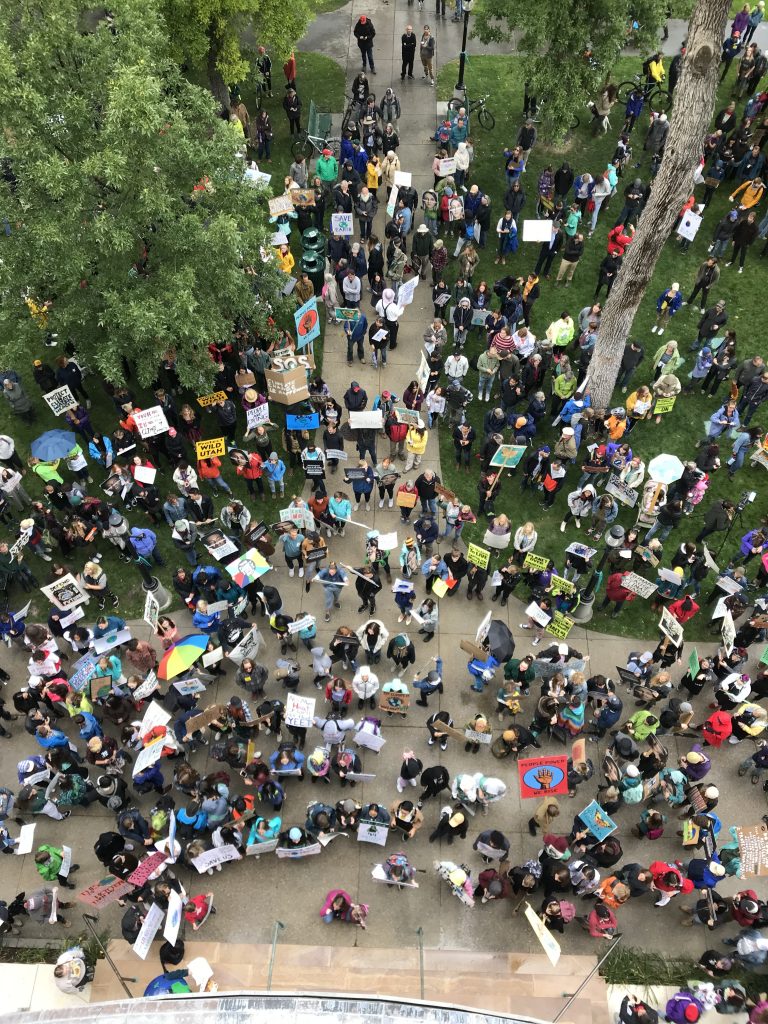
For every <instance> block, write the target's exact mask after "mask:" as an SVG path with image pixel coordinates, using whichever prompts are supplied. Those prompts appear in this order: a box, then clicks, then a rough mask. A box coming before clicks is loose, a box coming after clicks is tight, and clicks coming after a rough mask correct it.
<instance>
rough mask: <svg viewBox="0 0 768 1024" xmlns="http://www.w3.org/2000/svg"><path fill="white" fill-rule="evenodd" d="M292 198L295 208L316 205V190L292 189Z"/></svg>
mask: <svg viewBox="0 0 768 1024" xmlns="http://www.w3.org/2000/svg"><path fill="white" fill-rule="evenodd" d="M290 196H291V202H292V203H293V205H294V206H303V207H307V206H314V205H315V190H314V189H313V188H292V189H291V192H290Z"/></svg>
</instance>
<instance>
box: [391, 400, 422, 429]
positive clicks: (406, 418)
mask: <svg viewBox="0 0 768 1024" xmlns="http://www.w3.org/2000/svg"><path fill="white" fill-rule="evenodd" d="M392 412H393V413H394V414H395V416H397V418H398V420H399V421H400V422H401V423H408V424H413V426H418V423H419V420H420V419H421V416H419V413H418V411H417V410H416V409H406V408H405V406H404V405H394V406H392Z"/></svg>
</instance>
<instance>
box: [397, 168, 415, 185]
mask: <svg viewBox="0 0 768 1024" xmlns="http://www.w3.org/2000/svg"><path fill="white" fill-rule="evenodd" d="M412 179H413V175H412V174H411V172H410V171H395V180H394V184H395V185H397V187H398V188H399V187H400V186H401V185H402V186H403V188H410V187H411V181H412Z"/></svg>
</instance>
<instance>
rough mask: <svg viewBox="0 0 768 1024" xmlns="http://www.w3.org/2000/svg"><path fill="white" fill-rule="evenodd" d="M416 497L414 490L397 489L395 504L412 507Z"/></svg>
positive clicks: (400, 506) (401, 506)
mask: <svg viewBox="0 0 768 1024" xmlns="http://www.w3.org/2000/svg"><path fill="white" fill-rule="evenodd" d="M418 497H419V496H418V494H417V493H416V491H413V492H411V491H398V492H397V494H396V495H395V504H396V505H397V506H398V507H399V508H413V506H414V505H415V504H416V501H417V499H418Z"/></svg>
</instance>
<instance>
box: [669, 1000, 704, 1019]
mask: <svg viewBox="0 0 768 1024" xmlns="http://www.w3.org/2000/svg"><path fill="white" fill-rule="evenodd" d="M691 1005H693V1006H696V1007H697V1008H698V1011H699V1015H701V1013H702V1012H703V1010H704V1007H703V1006H702V1004H701V1003H700V1002H699V1000H698V999H696V998H695V997H694V996H691V995H688V993H687V992H677V993H675V995H673V996H672V998H671V999H670V1000H669V1001H668V1002H667V1005H666V1007H665V1010H664V1016H665V1017H666V1018H667V1020H671V1021H672V1022H673V1024H690V1022H689V1021H688V1020H686V1016H685V1010H686V1007H688V1006H691Z"/></svg>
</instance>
